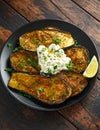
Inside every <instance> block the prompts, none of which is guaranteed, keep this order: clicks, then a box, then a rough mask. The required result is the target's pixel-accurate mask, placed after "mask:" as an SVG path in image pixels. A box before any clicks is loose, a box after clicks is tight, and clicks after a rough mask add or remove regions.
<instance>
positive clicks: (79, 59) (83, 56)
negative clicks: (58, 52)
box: [65, 46, 89, 73]
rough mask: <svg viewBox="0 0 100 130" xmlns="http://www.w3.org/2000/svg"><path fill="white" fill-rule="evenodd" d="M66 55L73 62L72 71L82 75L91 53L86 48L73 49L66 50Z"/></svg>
mask: <svg viewBox="0 0 100 130" xmlns="http://www.w3.org/2000/svg"><path fill="white" fill-rule="evenodd" d="M65 54H66V56H68V57H70V58H71V60H72V67H71V68H70V70H71V71H74V72H77V73H81V72H83V71H84V70H85V69H86V67H87V65H88V62H89V53H88V50H87V49H86V48H85V47H83V46H78V47H71V48H69V49H66V50H65Z"/></svg>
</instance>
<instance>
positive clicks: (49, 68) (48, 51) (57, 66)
mask: <svg viewBox="0 0 100 130" xmlns="http://www.w3.org/2000/svg"><path fill="white" fill-rule="evenodd" d="M37 55H38V63H39V65H40V67H41V70H40V72H43V73H46V74H57V73H59V72H60V71H61V70H68V69H69V68H68V66H70V64H71V58H70V57H67V56H66V54H65V53H64V50H63V49H61V48H60V46H59V45H56V44H51V45H50V46H49V47H48V48H47V47H46V46H44V45H40V46H39V47H38V48H37Z"/></svg>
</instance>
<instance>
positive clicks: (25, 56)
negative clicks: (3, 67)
mask: <svg viewBox="0 0 100 130" xmlns="http://www.w3.org/2000/svg"><path fill="white" fill-rule="evenodd" d="M10 62H11V66H12V67H13V68H14V69H15V70H17V71H20V72H28V73H38V72H39V70H40V67H39V65H38V58H37V54H36V53H33V52H29V51H26V50H23V49H19V50H18V51H17V52H14V53H12V54H11V55H10Z"/></svg>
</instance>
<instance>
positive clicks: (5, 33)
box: [0, 1, 76, 130]
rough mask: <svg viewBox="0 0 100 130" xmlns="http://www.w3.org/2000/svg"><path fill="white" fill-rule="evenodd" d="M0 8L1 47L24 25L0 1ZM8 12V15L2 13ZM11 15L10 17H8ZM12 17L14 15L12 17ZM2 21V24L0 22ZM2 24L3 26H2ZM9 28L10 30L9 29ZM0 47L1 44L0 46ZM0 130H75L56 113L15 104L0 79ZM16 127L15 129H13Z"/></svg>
mask: <svg viewBox="0 0 100 130" xmlns="http://www.w3.org/2000/svg"><path fill="white" fill-rule="evenodd" d="M1 6H2V12H1V11H0V34H1V40H0V41H2V45H3V43H4V42H5V40H6V39H7V38H8V37H9V36H10V35H11V33H12V31H14V30H16V29H17V28H18V27H19V26H21V25H19V21H22V23H24V22H25V23H26V20H24V19H23V18H22V17H20V16H19V15H18V14H17V13H16V12H15V11H14V10H13V9H11V8H10V7H9V6H7V5H6V4H5V3H4V2H3V1H2V2H1V1H0V9H1ZM3 9H5V10H6V11H9V15H8V13H6V12H4V10H3ZM3 14H5V18H6V19H7V21H8V22H9V19H11V18H12V19H13V22H14V21H16V24H15V25H16V26H15V28H13V26H14V25H13V22H9V24H7V21H5V20H4V19H3ZM10 14H12V16H10ZM13 15H16V17H15V16H13ZM1 20H2V22H3V23H2V22H1ZM2 24H3V26H2ZM9 26H10V28H9ZM0 47H1V44H0ZM0 89H1V90H0V97H2V98H0V104H1V105H0V118H1V119H2V120H0V128H2V129H3V130H13V129H14V130H18V129H19V130H20V129H27V130H31V129H36V130H40V129H43V130H47V129H48V130H51V129H52V130H53V129H54V130H55V129H57V130H61V129H63V130H66V129H72V130H76V128H75V127H74V125H72V124H71V123H70V122H69V121H67V120H66V119H64V118H63V117H62V116H61V115H60V114H59V113H58V112H43V111H37V110H32V109H30V108H28V107H27V106H24V105H22V104H20V103H19V102H16V100H15V99H14V98H13V97H12V96H10V94H9V93H8V92H7V91H6V90H5V88H4V87H3V84H2V82H1V79H0ZM15 126H16V127H15Z"/></svg>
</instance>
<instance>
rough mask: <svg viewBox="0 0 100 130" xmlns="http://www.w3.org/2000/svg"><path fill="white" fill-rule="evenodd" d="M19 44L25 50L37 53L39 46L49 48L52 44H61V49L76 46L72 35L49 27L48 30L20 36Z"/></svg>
mask: <svg viewBox="0 0 100 130" xmlns="http://www.w3.org/2000/svg"><path fill="white" fill-rule="evenodd" d="M19 42H20V46H21V47H22V48H23V49H25V50H29V51H36V49H37V47H38V46H39V45H45V46H46V47H48V46H49V45H50V44H52V43H55V44H59V46H60V47H61V48H65V47H68V46H71V45H73V44H75V41H74V39H73V37H72V35H71V34H70V33H68V32H62V31H60V30H58V29H55V28H54V29H53V28H49V27H48V28H47V29H42V30H35V31H32V32H27V33H25V34H23V35H21V36H20V38H19Z"/></svg>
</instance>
